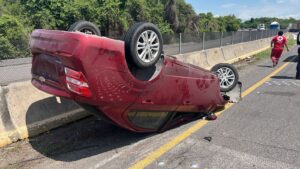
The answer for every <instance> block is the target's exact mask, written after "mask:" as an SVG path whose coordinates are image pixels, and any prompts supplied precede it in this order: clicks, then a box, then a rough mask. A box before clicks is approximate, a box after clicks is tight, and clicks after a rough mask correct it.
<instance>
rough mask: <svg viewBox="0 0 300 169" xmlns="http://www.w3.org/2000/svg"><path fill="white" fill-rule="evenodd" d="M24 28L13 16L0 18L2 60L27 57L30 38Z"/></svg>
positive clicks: (0, 54)
mask: <svg viewBox="0 0 300 169" xmlns="http://www.w3.org/2000/svg"><path fill="white" fill-rule="evenodd" d="M24 30H25V29H24V26H23V25H22V24H21V23H20V22H19V21H18V20H17V19H16V18H15V17H14V16H11V15H2V16H1V17H0V51H1V53H0V59H9V58H16V57H26V56H28V55H29V52H28V40H29V38H28V37H29V36H28V35H27V33H26V32H25V31H24Z"/></svg>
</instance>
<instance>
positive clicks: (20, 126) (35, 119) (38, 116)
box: [0, 82, 89, 147]
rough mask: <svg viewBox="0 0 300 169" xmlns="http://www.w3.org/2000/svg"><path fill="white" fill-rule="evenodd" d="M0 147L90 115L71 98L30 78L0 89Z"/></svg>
mask: <svg viewBox="0 0 300 169" xmlns="http://www.w3.org/2000/svg"><path fill="white" fill-rule="evenodd" d="M0 96H1V100H0V105H1V109H0V113H1V120H0V147H3V146H5V145H7V144H10V143H13V142H15V141H18V140H20V139H25V138H28V137H30V136H35V135H38V134H41V133H43V132H46V131H49V130H51V129H53V128H56V127H58V126H61V125H63V124H66V123H69V122H72V121H75V120H78V119H82V118H84V117H87V116H89V114H88V113H86V112H85V111H84V110H83V109H82V108H80V107H79V106H78V105H77V104H76V103H74V102H73V101H70V100H66V99H61V98H56V97H53V96H51V95H48V94H46V93H43V92H41V91H39V90H37V89H36V88H34V87H33V86H32V85H31V83H30V82H21V83H14V84H10V85H9V86H7V87H4V88H2V89H0Z"/></svg>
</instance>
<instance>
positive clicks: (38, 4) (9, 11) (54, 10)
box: [0, 0, 294, 60]
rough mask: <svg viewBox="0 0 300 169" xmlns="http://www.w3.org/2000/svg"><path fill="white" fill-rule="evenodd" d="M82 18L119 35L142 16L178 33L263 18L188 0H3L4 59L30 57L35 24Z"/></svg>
mask: <svg viewBox="0 0 300 169" xmlns="http://www.w3.org/2000/svg"><path fill="white" fill-rule="evenodd" d="M272 19H274V20H276V18H272ZM272 19H269V20H265V22H271V20H272ZM79 20H87V21H91V22H93V23H96V24H97V25H98V26H99V28H100V29H101V33H102V35H104V36H108V37H115V38H120V37H122V35H123V34H124V32H126V31H127V29H128V28H129V26H130V25H132V24H133V23H134V22H140V21H147V22H152V23H154V24H156V25H158V27H159V28H160V30H161V32H162V33H163V34H168V35H169V36H170V37H172V35H173V34H176V33H196V32H230V31H237V30H239V29H241V28H248V27H254V26H255V25H256V24H257V23H259V22H261V21H260V20H259V19H251V20H250V21H246V22H244V23H243V22H242V21H241V20H240V19H239V18H237V17H236V16H234V15H229V16H218V17H216V16H214V15H213V14H212V13H200V14H197V13H196V12H195V11H194V9H193V7H192V6H191V5H190V4H188V3H187V2H186V1H185V0H51V1H49V0H38V1H37V0H14V1H11V0H0V51H1V52H0V60H2V59H10V58H17V57H26V56H29V51H28V41H29V35H30V33H31V31H32V30H33V29H38V28H39V29H40V28H43V29H59V30H66V29H67V28H68V26H70V25H71V24H72V23H74V22H76V21H79ZM290 20H292V21H294V19H292V18H291V19H290ZM290 20H289V21H290ZM289 21H285V22H289ZM265 22H264V23H265ZM266 24H267V23H266ZM255 27H256V26H255ZM283 28H284V27H283Z"/></svg>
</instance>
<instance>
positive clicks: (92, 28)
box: [68, 21, 101, 36]
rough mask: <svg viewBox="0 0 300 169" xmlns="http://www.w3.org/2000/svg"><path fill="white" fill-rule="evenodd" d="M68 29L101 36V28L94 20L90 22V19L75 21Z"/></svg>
mask: <svg viewBox="0 0 300 169" xmlns="http://www.w3.org/2000/svg"><path fill="white" fill-rule="evenodd" d="M68 31H70V32H82V33H86V34H90V35H97V36H101V33H100V30H99V28H98V27H97V26H96V25H95V24H93V23H92V22H88V21H78V22H75V23H73V24H72V25H71V26H70V27H69V29H68Z"/></svg>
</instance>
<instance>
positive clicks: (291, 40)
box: [288, 39, 296, 49]
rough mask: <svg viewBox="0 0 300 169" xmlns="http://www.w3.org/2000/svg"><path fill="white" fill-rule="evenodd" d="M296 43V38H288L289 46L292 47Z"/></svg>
mask: <svg viewBox="0 0 300 169" xmlns="http://www.w3.org/2000/svg"><path fill="white" fill-rule="evenodd" d="M295 45H296V40H294V39H288V46H289V48H290V49H291V48H292V47H293V46H295Z"/></svg>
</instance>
